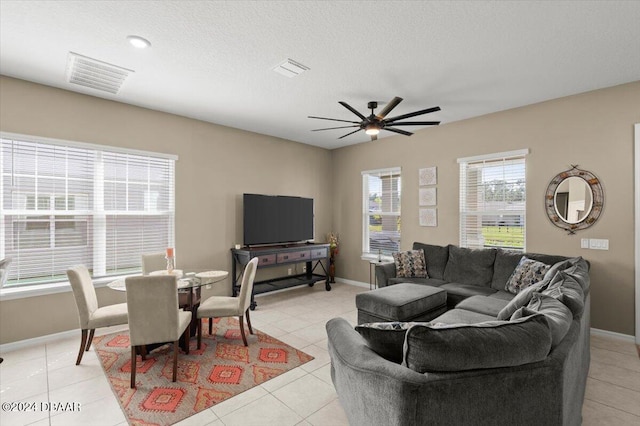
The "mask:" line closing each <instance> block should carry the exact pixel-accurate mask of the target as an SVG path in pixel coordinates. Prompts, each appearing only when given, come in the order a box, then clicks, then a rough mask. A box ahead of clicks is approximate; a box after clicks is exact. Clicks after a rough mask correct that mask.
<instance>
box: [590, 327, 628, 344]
mask: <svg viewBox="0 0 640 426" xmlns="http://www.w3.org/2000/svg"><path fill="white" fill-rule="evenodd" d="M591 334H594V335H596V336H603V337H611V338H613V339H618V340H624V341H626V342H631V343H635V342H636V339H635V337H633V336H630V335H628V334H622V333H616V332H615V331H609V330H600V329H599V328H593V327H592V328H591Z"/></svg>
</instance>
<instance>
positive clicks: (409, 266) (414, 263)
mask: <svg viewBox="0 0 640 426" xmlns="http://www.w3.org/2000/svg"><path fill="white" fill-rule="evenodd" d="M393 260H394V262H395V264H396V277H398V278H407V277H416V278H429V275H427V266H426V264H425V261H424V252H423V251H422V250H408V251H401V252H398V253H393Z"/></svg>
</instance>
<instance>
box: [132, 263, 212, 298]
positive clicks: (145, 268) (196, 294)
mask: <svg viewBox="0 0 640 426" xmlns="http://www.w3.org/2000/svg"><path fill="white" fill-rule="evenodd" d="M165 269H167V258H166V257H165V254H164V253H162V252H158V253H147V254H143V255H142V275H149V274H150V273H152V272H153V271H162V270H165ZM189 292H193V295H191V297H192V301H191V303H189ZM178 294H179V296H178V302H179V303H180V307H181V308H189V307H190V306H191V305H196V304H198V302H200V289H199V288H198V289H196V290H195V291H194V290H193V289H191V288H189V289H181V290H178Z"/></svg>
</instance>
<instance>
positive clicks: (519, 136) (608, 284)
mask: <svg viewBox="0 0 640 426" xmlns="http://www.w3.org/2000/svg"><path fill="white" fill-rule="evenodd" d="M441 107H442V108H443V109H445V110H446V109H447V106H446V105H441ZM638 122H640V82H635V83H630V84H626V85H621V86H616V87H611V88H608V89H603V90H598V91H594V92H589V93H584V94H580V95H576V96H571V97H566V98H561V99H556V100H552V101H547V102H543V103H540V104H535V105H530V106H527V107H522V108H517V109H512V110H508V111H503V112H498V113H495V114H490V115H486V116H482V117H477V118H474V119H470V120H464V121H459V122H454V123H449V124H445V125H442V126H438V127H433V128H430V129H426V130H422V131H419V132H417V133H416V134H414V135H413V136H412V137H410V138H408V137H404V136H396V137H390V138H385V139H382V140H378V141H376V142H370V143H364V144H359V145H354V146H349V147H345V148H341V149H336V150H333V151H332V162H333V175H332V176H333V185H332V188H333V192H332V196H333V203H334V211H333V221H332V223H333V227H334V230H335V231H336V232H339V233H340V240H341V251H340V257H339V259H338V261H337V265H336V266H337V275H338V276H340V277H345V278H348V279H352V280H356V281H364V282H367V281H368V280H369V270H368V267H369V265H368V262H366V261H363V260H361V258H360V255H361V244H362V243H361V242H362V229H361V228H362V223H361V222H362V220H361V210H362V207H361V206H362V204H361V203H362V202H361V194H362V188H361V185H362V183H361V181H362V180H361V175H360V172H361V171H363V170H371V169H378V168H383V167H393V166H400V167H402V177H403V182H402V243H401V244H402V249H409V248H411V244H412V243H413V242H414V241H421V242H426V243H432V244H449V243H453V244H458V241H459V230H458V213H459V202H458V189H459V169H458V164H457V162H456V160H457V158H460V157H468V156H474V155H481V154H489V153H496V152H503V151H510V150H516V149H522V148H529V149H530V154H529V155H528V156H527V235H526V244H527V246H526V248H527V250H528V251H531V252H542V253H550V254H560V255H569V256H575V255H580V256H583V257H585V258H586V259H588V260H589V261H590V262H591V265H592V273H591V276H592V281H591V283H592V284H591V288H592V299H591V300H592V327H595V328H599V329H604V330H610V331H614V332H619V333H624V334H628V335H632V334H634V246H633V244H634V239H633V235H634V222H633V157H632V155H633V125H634V123H638ZM572 164H577V165H579V166H580V167H581V168H584V169H587V170H590V171H592V172H593V173H594V174H595V175H596V176H598V177H599V178H600V179H601V181H602V183H603V186H604V191H605V207H604V211H603V214H602V215H601V217H600V220H599V221H598V222H597V223H596V224H595V225H594V226H593V227H591V228H589V229H587V230H584V231H580V232H578V233H577V235H567V233H566V232H564V231H562V230H561V229H559V228H556V227H555V226H553V225H552V224H551V223H550V222H549V220H548V218H547V216H546V214H545V211H544V203H543V199H544V194H545V190H546V187H547V185H548V184H549V181H550V180H551V178H552V177H553V176H555V175H556V174H557V173H559V172H560V171H563V170H566V169H568V168H570V165H572ZM429 166H437V167H438V184H437V190H438V194H437V196H438V200H437V201H438V205H437V209H438V226H437V227H435V228H429V227H420V226H419V224H418V169H420V168H423V167H429ZM581 238H607V239H609V247H610V249H609V250H608V251H597V250H584V249H581V248H580V239H581Z"/></svg>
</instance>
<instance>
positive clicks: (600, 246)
mask: <svg viewBox="0 0 640 426" xmlns="http://www.w3.org/2000/svg"><path fill="white" fill-rule="evenodd" d="M589 248H590V249H592V250H609V240H607V239H597V238H591V239H590V240H589Z"/></svg>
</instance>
